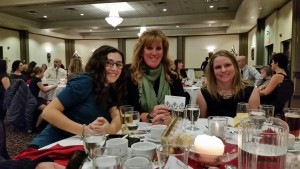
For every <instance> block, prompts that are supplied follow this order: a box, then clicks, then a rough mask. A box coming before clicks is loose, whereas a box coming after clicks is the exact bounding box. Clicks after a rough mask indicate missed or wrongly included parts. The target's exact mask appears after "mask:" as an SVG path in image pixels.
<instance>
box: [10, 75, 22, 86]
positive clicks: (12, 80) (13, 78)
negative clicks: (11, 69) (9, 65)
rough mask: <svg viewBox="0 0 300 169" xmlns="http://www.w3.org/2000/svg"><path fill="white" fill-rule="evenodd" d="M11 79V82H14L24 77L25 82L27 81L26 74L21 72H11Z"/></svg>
mask: <svg viewBox="0 0 300 169" xmlns="http://www.w3.org/2000/svg"><path fill="white" fill-rule="evenodd" d="M9 79H10V82H11V84H13V83H14V82H15V79H22V80H24V82H26V76H25V75H24V74H20V75H16V74H13V73H12V74H10V75H9Z"/></svg>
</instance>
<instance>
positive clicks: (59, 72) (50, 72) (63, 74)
mask: <svg viewBox="0 0 300 169" xmlns="http://www.w3.org/2000/svg"><path fill="white" fill-rule="evenodd" d="M44 77H45V78H46V79H55V80H59V79H66V78H67V71H66V70H65V69H62V68H61V60H60V59H54V65H53V67H49V68H48V69H47V70H46V71H45V73H44Z"/></svg>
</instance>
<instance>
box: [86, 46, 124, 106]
mask: <svg viewBox="0 0 300 169" xmlns="http://www.w3.org/2000/svg"><path fill="white" fill-rule="evenodd" d="M109 53H119V54H120V55H121V56H122V62H123V63H124V55H123V53H121V52H120V51H119V50H118V49H116V48H114V47H111V46H107V45H104V46H101V47H99V48H98V49H96V50H95V51H94V52H93V55H92V56H91V58H90V59H89V61H88V62H87V64H86V67H85V71H86V72H87V73H89V74H90V75H91V76H92V77H93V79H94V85H95V95H96V96H95V97H96V101H97V103H98V104H99V105H102V104H103V103H104V101H105V100H107V99H108V97H109V96H110V95H109V87H107V86H105V83H106V70H105V64H106V61H107V60H108V59H107V55H108V54H109ZM124 84H125V71H124V67H123V68H122V72H121V75H120V77H119V78H118V80H117V81H116V82H115V84H114V85H113V86H114V89H115V92H116V93H117V94H116V97H117V105H118V106H120V105H121V104H123V102H124V98H125V96H126V90H125V89H126V85H124Z"/></svg>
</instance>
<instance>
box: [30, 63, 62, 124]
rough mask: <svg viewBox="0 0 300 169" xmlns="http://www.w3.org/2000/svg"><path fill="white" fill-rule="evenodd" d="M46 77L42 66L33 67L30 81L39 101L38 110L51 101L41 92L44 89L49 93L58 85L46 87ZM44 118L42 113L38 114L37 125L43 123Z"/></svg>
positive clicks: (32, 91) (33, 93) (41, 109)
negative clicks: (44, 78) (40, 94)
mask: <svg viewBox="0 0 300 169" xmlns="http://www.w3.org/2000/svg"><path fill="white" fill-rule="evenodd" d="M43 77H44V71H43V69H42V68H41V67H38V66H37V67H35V68H34V69H33V78H32V79H31V80H30V83H29V90H30V92H31V94H32V95H33V96H34V97H35V99H36V101H37V107H38V110H40V111H43V110H44V109H45V107H46V106H47V105H48V104H49V103H50V101H49V100H46V99H44V98H42V97H39V92H40V91H42V92H44V93H47V92H49V91H51V90H53V89H55V88H56V87H57V85H52V86H49V87H45V86H44V85H43V83H42V80H41V79H42V78H43ZM42 121H43V119H42V117H41V116H40V115H38V119H37V122H36V125H35V127H36V128H38V127H39V126H40V124H41V123H42Z"/></svg>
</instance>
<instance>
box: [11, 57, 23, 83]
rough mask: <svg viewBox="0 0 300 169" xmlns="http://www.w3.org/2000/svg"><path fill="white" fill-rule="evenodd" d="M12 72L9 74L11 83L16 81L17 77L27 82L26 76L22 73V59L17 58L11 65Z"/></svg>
mask: <svg viewBox="0 0 300 169" xmlns="http://www.w3.org/2000/svg"><path fill="white" fill-rule="evenodd" d="M11 71H12V73H11V74H10V75H9V79H10V82H11V83H14V81H15V79H22V80H24V82H26V76H25V75H24V74H22V73H21V72H22V71H23V64H22V62H21V61H20V60H15V61H14V62H13V64H12V66H11Z"/></svg>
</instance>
